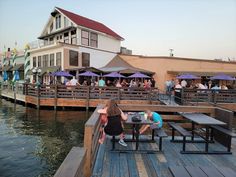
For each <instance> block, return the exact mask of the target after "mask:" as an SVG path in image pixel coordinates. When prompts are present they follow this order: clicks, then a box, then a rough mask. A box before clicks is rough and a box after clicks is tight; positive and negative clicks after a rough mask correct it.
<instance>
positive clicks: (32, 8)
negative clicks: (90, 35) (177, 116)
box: [0, 0, 236, 59]
mask: <svg viewBox="0 0 236 177" xmlns="http://www.w3.org/2000/svg"><path fill="white" fill-rule="evenodd" d="M55 6H57V7H61V8H63V9H66V10H69V11H72V12H74V13H77V14H79V15H82V16H85V17H88V18H91V19H93V20H97V21H99V22H102V23H104V24H105V25H107V26H108V27H110V28H111V29H112V30H114V31H115V32H117V33H118V34H120V35H121V36H122V37H123V38H125V41H123V42H122V46H125V47H127V48H129V49H131V50H133V53H134V54H141V55H161V56H167V55H169V49H170V48H173V49H174V54H175V56H178V57H192V58H203V59H204V58H206V59H214V58H223V59H226V58H228V57H230V58H235V59H236V0H90V1H88V0H39V1H37V0H0V22H1V23H0V53H1V52H2V51H3V49H4V45H5V46H6V47H11V48H13V47H14V46H15V41H17V48H23V47H24V45H25V44H26V43H28V42H32V41H35V40H37V37H38V36H39V35H40V33H41V32H42V30H43V27H44V25H45V24H46V22H47V20H48V18H49V16H50V13H51V11H52V10H53V8H54V7H55Z"/></svg>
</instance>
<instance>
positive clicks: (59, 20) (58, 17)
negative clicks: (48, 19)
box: [56, 15, 61, 29]
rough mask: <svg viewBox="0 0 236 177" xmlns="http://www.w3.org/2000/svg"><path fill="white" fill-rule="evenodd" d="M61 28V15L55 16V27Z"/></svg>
mask: <svg viewBox="0 0 236 177" xmlns="http://www.w3.org/2000/svg"><path fill="white" fill-rule="evenodd" d="M58 28H61V16H60V15H58V16H57V17H56V29H58Z"/></svg>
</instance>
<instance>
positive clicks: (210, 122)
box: [181, 113, 228, 154]
mask: <svg viewBox="0 0 236 177" xmlns="http://www.w3.org/2000/svg"><path fill="white" fill-rule="evenodd" d="M181 115H182V116H183V117H184V118H185V119H188V120H189V121H191V123H192V129H191V131H192V141H193V142H194V134H195V125H196V124H198V125H201V126H202V127H204V128H205V137H202V138H203V139H204V142H205V150H204V151H184V152H182V153H187V154H228V152H227V151H209V142H210V135H211V140H212V139H213V135H212V134H210V129H211V126H215V125H226V123H224V122H222V121H219V120H217V119H215V118H213V117H210V116H207V115H205V114H200V113H181Z"/></svg>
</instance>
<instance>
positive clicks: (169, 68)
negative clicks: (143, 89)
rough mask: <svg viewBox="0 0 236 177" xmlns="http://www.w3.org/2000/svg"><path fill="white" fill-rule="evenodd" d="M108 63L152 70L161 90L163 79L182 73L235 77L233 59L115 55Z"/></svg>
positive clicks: (162, 88) (106, 67) (107, 67)
mask: <svg viewBox="0 0 236 177" xmlns="http://www.w3.org/2000/svg"><path fill="white" fill-rule="evenodd" d="M121 61H122V62H121ZM109 63H113V65H112V67H113V69H115V68H119V67H120V68H124V63H126V64H127V65H129V66H132V67H134V68H142V69H143V70H146V71H151V72H154V73H155V74H154V79H155V80H156V86H158V88H160V89H161V90H165V81H167V80H170V79H173V78H176V76H178V75H180V74H183V73H191V74H195V75H197V76H201V77H202V79H207V78H209V77H210V76H214V75H216V74H219V73H225V74H228V75H231V76H233V77H236V62H233V61H218V60H205V59H193V58H181V57H165V56H153V57H151V56H140V55H117V56H116V57H114V58H113V59H112V60H111V61H110V62H109ZM102 69H109V70H112V68H109V65H106V66H105V67H104V68H102ZM144 73H145V71H144Z"/></svg>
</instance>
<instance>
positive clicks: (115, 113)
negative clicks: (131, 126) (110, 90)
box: [98, 99, 128, 146]
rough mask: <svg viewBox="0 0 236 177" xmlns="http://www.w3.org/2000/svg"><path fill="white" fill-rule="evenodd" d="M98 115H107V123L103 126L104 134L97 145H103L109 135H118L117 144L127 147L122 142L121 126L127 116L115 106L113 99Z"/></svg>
mask: <svg viewBox="0 0 236 177" xmlns="http://www.w3.org/2000/svg"><path fill="white" fill-rule="evenodd" d="M98 113H100V114H106V115H107V123H106V124H105V125H104V132H103V133H102V134H103V136H102V138H100V139H99V143H101V144H102V143H103V142H104V140H105V138H106V136H105V134H109V135H120V140H119V144H120V145H122V146H127V144H126V143H125V142H124V134H123V125H122V121H126V120H127V119H128V116H127V115H125V114H124V113H123V111H122V110H121V109H120V108H119V107H118V106H117V104H116V101H115V100H114V99H110V100H109V101H108V102H107V105H106V106H105V107H104V108H103V109H99V110H98Z"/></svg>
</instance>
